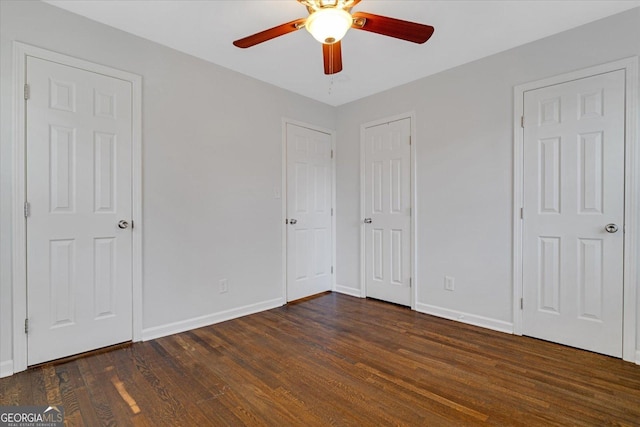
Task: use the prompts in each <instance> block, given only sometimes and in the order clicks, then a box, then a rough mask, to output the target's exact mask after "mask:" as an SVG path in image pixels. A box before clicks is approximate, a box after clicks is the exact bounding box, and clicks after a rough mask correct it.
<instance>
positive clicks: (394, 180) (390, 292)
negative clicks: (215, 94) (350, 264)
mask: <svg viewBox="0 0 640 427" xmlns="http://www.w3.org/2000/svg"><path fill="white" fill-rule="evenodd" d="M364 150H365V153H364V155H365V183H364V192H365V197H364V201H365V206H364V214H365V219H364V221H365V225H364V233H365V239H364V240H365V287H366V294H367V296H368V297H372V298H377V299H381V300H384V301H389V302H393V303H396V304H402V305H407V306H410V305H411V279H410V276H411V120H410V119H409V118H406V119H402V120H398V121H394V122H390V123H385V124H381V125H378V126H372V127H368V128H366V129H365V131H364Z"/></svg>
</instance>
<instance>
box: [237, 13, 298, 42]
mask: <svg viewBox="0 0 640 427" xmlns="http://www.w3.org/2000/svg"><path fill="white" fill-rule="evenodd" d="M306 20H307V18H300V19H296V20H295V21H291V22H287V23H286V24H282V25H278V26H277V27H273V28H269V29H268V30H264V31H260V32H259V33H256V34H253V35H251V36H248V37H245V38H243V39H239V40H236V41H234V42H233V45H234V46H236V47H240V48H243V49H246V48H248V47H251V46H255V45H257V44H260V43H262V42H266V41H267V40H271V39H275V38H276V37H280V36H283V35H285V34H289V33H292V32H294V31H297V30H299V29H300V28H302V27H304V23H305V21H306Z"/></svg>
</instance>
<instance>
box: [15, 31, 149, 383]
mask: <svg viewBox="0 0 640 427" xmlns="http://www.w3.org/2000/svg"><path fill="white" fill-rule="evenodd" d="M29 56H31V57H36V58H39V59H44V60H47V61H51V62H56V63H59V64H62V65H66V66H70V67H74V68H79V69H82V70H86V71H90V72H94V73H98V74H103V75H106V76H109V77H114V78H117V79H120V80H124V81H126V82H128V83H130V84H131V89H132V90H131V94H132V101H131V102H132V140H131V142H132V148H131V161H132V183H131V185H132V220H133V223H134V224H135V228H133V230H132V258H133V259H132V261H133V262H132V310H133V313H132V314H133V317H132V319H133V320H132V337H133V341H141V340H142V77H141V76H139V75H137V74H133V73H129V72H126V71H121V70H117V69H114V68H111V67H107V66H104V65H100V64H96V63H93V62H88V61H85V60H83V59H78V58H74V57H71V56H67V55H63V54H61V53H57V52H52V51H49V50H46V49H42V48H39V47H36V46H32V45H28V44H25V43H22V42H18V41H14V42H13V73H14V74H13V120H12V123H13V138H14V141H13V143H14V153H13V167H14V170H13V175H12V176H13V181H14V183H13V197H12V202H13V225H12V237H13V244H12V255H13V265H12V270H13V271H12V276H13V278H12V282H13V284H12V293H13V297H12V298H13V301H12V307H13V328H12V332H13V372H14V373H15V372H20V371H24V370H26V369H27V335H26V334H25V332H24V323H25V319H26V318H27V251H26V242H27V240H26V239H27V223H26V218H25V217H24V211H23V208H24V204H25V202H26V189H27V187H26V132H25V129H26V127H25V126H26V102H25V99H24V87H25V84H26V83H27V82H26V72H27V68H26V65H27V57H29Z"/></svg>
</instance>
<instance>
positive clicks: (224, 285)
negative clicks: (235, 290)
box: [220, 279, 229, 294]
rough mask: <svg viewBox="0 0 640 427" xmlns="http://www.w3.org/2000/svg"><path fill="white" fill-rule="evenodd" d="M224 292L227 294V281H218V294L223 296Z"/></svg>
mask: <svg viewBox="0 0 640 427" xmlns="http://www.w3.org/2000/svg"><path fill="white" fill-rule="evenodd" d="M225 292H229V282H228V281H227V279H221V280H220V293H221V294H224V293H225Z"/></svg>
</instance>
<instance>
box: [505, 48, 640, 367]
mask: <svg viewBox="0 0 640 427" xmlns="http://www.w3.org/2000/svg"><path fill="white" fill-rule="evenodd" d="M617 70H624V71H625V79H626V80H625V104H626V105H625V109H626V115H625V171H626V173H625V194H624V196H625V206H624V216H625V220H624V228H623V230H624V233H625V235H624V261H623V262H624V271H623V286H624V293H623V295H624V303H623V321H622V322H623V336H622V358H623V359H624V360H626V361H629V362H636V363H638V362H637V361H636V329H637V324H636V322H637V320H636V314H637V313H636V312H637V305H636V298H637V293H638V290H637V287H638V276H637V272H638V265H637V262H638V261H637V254H638V241H639V236H638V233H639V232H640V205H639V202H640V197H639V196H638V195H639V194H640V144H639V142H638V135H639V132H638V57H637V56H634V57H630V58H625V59H621V60H619V61H614V62H610V63H607V64H601V65H597V66H594V67H589V68H586V69H582V70H578V71H573V72H570V73H565V74H561V75H558V76H554V77H550V78H546V79H542V80H537V81H534V82H529V83H525V84H522V85H518V86H515V87H514V89H513V106H514V113H513V142H514V144H513V211H512V218H513V329H514V334H516V335H522V332H523V331H522V329H523V325H522V310H521V309H520V299H521V298H522V294H523V289H522V286H523V278H522V263H523V257H522V244H523V239H522V236H523V228H522V220H521V218H520V209H521V208H522V205H523V196H524V190H523V185H524V175H523V162H524V150H523V147H522V145H523V142H524V131H523V128H522V127H521V126H520V120H521V119H520V118H521V117H522V115H523V114H524V105H523V100H524V94H525V92H527V91H530V90H534V89H539V88H542V87H546V86H551V85H556V84H560V83H565V82H568V81H572V80H577V79H582V78H586V77H590V76H594V75H597V74H603V73H608V72H611V71H617Z"/></svg>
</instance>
